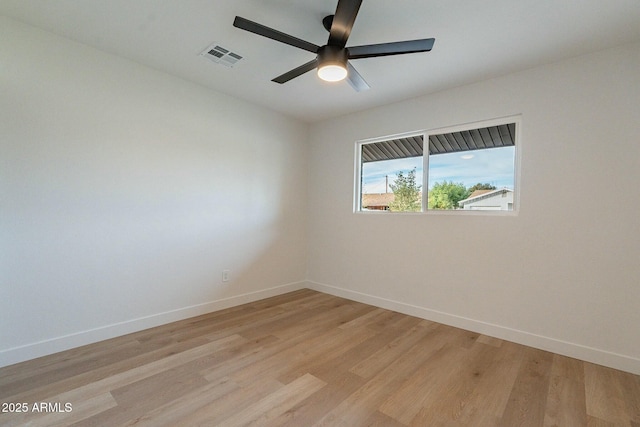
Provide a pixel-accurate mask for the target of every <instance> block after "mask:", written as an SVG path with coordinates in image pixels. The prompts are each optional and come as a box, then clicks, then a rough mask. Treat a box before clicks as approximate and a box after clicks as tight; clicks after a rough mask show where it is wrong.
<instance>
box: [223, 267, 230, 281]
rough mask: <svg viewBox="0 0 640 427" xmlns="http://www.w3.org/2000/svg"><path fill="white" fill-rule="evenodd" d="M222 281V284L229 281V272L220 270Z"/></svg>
mask: <svg viewBox="0 0 640 427" xmlns="http://www.w3.org/2000/svg"><path fill="white" fill-rule="evenodd" d="M222 281H223V282H228V281H229V270H222Z"/></svg>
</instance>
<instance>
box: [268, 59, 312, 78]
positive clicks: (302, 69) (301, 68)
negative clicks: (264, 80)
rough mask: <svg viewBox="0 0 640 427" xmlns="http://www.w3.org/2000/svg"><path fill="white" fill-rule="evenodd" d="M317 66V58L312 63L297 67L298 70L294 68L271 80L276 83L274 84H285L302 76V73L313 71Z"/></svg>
mask: <svg viewBox="0 0 640 427" xmlns="http://www.w3.org/2000/svg"><path fill="white" fill-rule="evenodd" d="M317 66H318V58H316V59H314V60H313V61H309V62H307V63H306V64H303V65H301V66H299V67H298V68H294V69H293V70H291V71H287V72H286V73H284V74H282V75H281V76H278V77H276V78H275V79H273V80H271V81H272V82H276V83H280V84H282V83H286V82H288V81H289V80H291V79H295V78H296V77H298V76H301V75H303V74H304V73H306V72H308V71H311V70H313V69H314V68H316V67H317Z"/></svg>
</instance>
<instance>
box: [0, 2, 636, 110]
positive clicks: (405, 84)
mask: <svg viewBox="0 0 640 427" xmlns="http://www.w3.org/2000/svg"><path fill="white" fill-rule="evenodd" d="M336 4H337V0H208V1H205V0H179V1H178V0H176V1H169V0H108V1H106V0H55V1H42V0H2V1H0V14H2V15H5V16H8V17H10V18H14V19H17V20H19V21H22V22H25V23H27V24H31V25H34V26H36V27H40V28H43V29H45V30H49V31H51V32H54V33H56V34H59V35H62V36H64V37H68V38H70V39H72V40H76V41H78V42H81V43H84V44H87V45H91V46H94V47H96V48H98V49H101V50H103V51H106V52H109V53H113V54H116V55H119V56H122V57H125V58H128V59H130V60H133V61H135V62H138V63H141V64H144V65H147V66H149V67H152V68H155V69H157V70H161V71H164V72H167V73H170V74H172V75H175V76H178V77H181V78H183V79H185V80H189V81H192V82H195V83H197V84H200V85H202V86H206V87H209V88H211V89H214V90H216V91H219V92H223V93H226V94H229V95H232V96H235V97H237V98H241V99H244V100H247V101H250V102H252V103H254V104H258V105H263V106H266V107H269V108H271V109H274V110H277V111H280V112H282V113H285V114H287V115H289V116H292V117H295V118H298V119H300V120H303V121H305V122H316V121H319V120H323V119H327V118H332V117H336V116H339V115H342V114H347V113H351V112H356V111H360V110H365V109H368V108H372V107H376V106H380V105H384V104H389V103H393V102H397V101H400V100H403V99H407V98H412V97H415V96H419V95H424V94H428V93H433V92H437V91H441V90H443V89H447V88H451V87H455V86H460V85H464V84H469V83H473V82H477V81H481V80H486V79H489V78H493V77H497V76H500V75H504V74H508V73H512V72H516V71H519V70H524V69H527V68H531V67H535V66H538V65H540V64H545V63H550V62H555V61H558V60H561V59H564V58H569V57H573V56H577V55H581V54H585V53H588V52H593V51H597V50H601V49H606V48H609V47H612V46H616V45H621V44H625V43H630V42H634V41H638V40H640V24H639V23H640V1H639V0H607V1H603V0H580V1H578V0H517V1H514V0H483V1H477V0H476V1H473V0H397V1H388V0H364V1H363V4H362V6H361V8H360V12H359V14H358V17H357V19H356V22H355V25H354V27H353V31H352V32H351V37H350V38H349V42H348V43H347V46H353V45H363V44H374V43H384V42H390V41H401V40H411V39H418V38H429V37H434V38H435V39H436V42H435V46H434V48H433V50H432V51H431V52H429V53H417V54H410V55H401V56H388V57H381V58H369V59H358V60H353V61H352V64H353V65H354V66H355V67H356V68H357V70H358V71H359V72H360V74H361V75H362V76H363V77H364V79H365V80H366V81H367V82H368V83H369V85H370V86H371V89H370V90H368V91H365V92H359V93H358V92H355V91H354V90H353V89H352V88H351V86H349V84H348V83H347V82H344V81H343V82H340V83H333V84H331V83H326V82H323V81H321V80H320V79H319V78H318V77H317V76H316V74H315V72H309V73H307V74H304V75H303V76H301V77H298V78H296V79H294V80H292V81H290V82H288V83H285V84H283V85H280V84H277V83H273V82H271V79H272V78H274V77H276V76H278V75H280V74H282V73H284V72H286V71H288V70H290V69H292V68H295V67H297V66H299V65H302V64H304V63H305V62H307V61H310V60H311V59H313V54H312V53H309V52H306V51H303V50H300V49H296V48H294V47H291V46H288V45H284V44H282V43H278V42H276V41H273V40H269V39H266V38H263V37H260V36H257V35H255V34H251V33H248V32H246V31H242V30H240V29H237V28H235V27H233V25H232V23H233V20H234V17H235V16H236V15H239V16H242V17H244V18H247V19H250V20H252V21H257V22H259V23H261V24H263V25H266V26H268V27H271V28H275V29H277V30H280V31H282V32H285V33H287V34H290V35H293V36H296V37H298V38H301V39H304V40H307V41H310V42H312V43H315V44H318V45H323V44H325V43H326V40H327V37H328V33H327V32H326V31H325V30H324V28H323V27H322V22H321V21H322V18H323V17H324V16H326V15H329V14H332V13H333V12H334V11H335V7H336ZM213 42H217V43H218V44H220V45H221V46H223V47H226V48H228V49H230V50H232V51H234V52H236V53H238V54H240V55H242V56H243V57H244V59H243V60H242V61H241V62H239V63H238V64H236V65H235V66H234V67H233V68H229V67H226V66H223V65H220V64H215V63H213V62H211V61H209V60H207V59H205V58H203V57H201V56H199V54H200V53H201V52H202V51H203V50H204V49H205V48H207V47H208V46H209V45H211V44H212V43H213Z"/></svg>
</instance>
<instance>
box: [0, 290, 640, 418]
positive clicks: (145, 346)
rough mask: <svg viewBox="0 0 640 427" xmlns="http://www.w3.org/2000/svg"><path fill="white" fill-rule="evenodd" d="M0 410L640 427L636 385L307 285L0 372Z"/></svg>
mask: <svg viewBox="0 0 640 427" xmlns="http://www.w3.org/2000/svg"><path fill="white" fill-rule="evenodd" d="M0 402H2V404H3V406H4V408H3V409H9V408H8V403H9V402H10V403H13V404H16V403H26V404H27V407H28V411H27V412H26V413H15V412H14V413H0V425H2V426H13V425H23V424H27V425H32V426H53V425H64V426H68V425H82V426H84V425H87V426H101V427H103V426H115V425H118V426H120V425H136V426H147V425H148V426H162V425H166V426H192V425H204V426H244V425H256V426H295V427H301V426H347V427H354V426H384V427H394V426H421V427H422V426H490V427H493V426H509V427H512V426H569V427H574V426H630V427H639V426H640V377H639V376H635V375H631V374H628V373H624V372H620V371H616V370H614V369H609V368H604V367H601V366H597V365H593V364H591V363H586V362H581V361H578V360H575V359H570V358H567V357H563V356H559V355H555V354H552V353H548V352H545V351H541V350H536V349H533V348H529V347H525V346H521V345H517V344H513V343H510V342H506V341H501V340H498V339H494V338H490V337H487V336H483V335H478V334H476V333H472V332H468V331H464V330H460V329H456V328H452V327H449V326H444V325H440V324H436V323H433V322H429V321H426V320H421V319H418V318H415V317H410V316H406V315H403V314H399V313H395V312H392V311H388V310H383V309H380V308H375V307H372V306H368V305H365V304H361V303H357V302H353V301H348V300H345V299H341V298H336V297H333V296H329V295H325V294H321V293H317V292H314V291H310V290H302V291H297V292H293V293H289V294H286V295H281V296H278V297H274V298H270V299H266V300H263V301H259V302H255V303H252V304H247V305H243V306H239V307H234V308H231V309H228V310H223V311H219V312H216V313H212V314H208V315H205V316H200V317H196V318H193V319H188V320H184V321H181V322H176V323H172V324H169V325H165V326H161V327H158V328H154V329H149V330H146V331H142V332H138V333H135V334H131V335H127V336H123V337H119V338H115V339H112V340H108V341H104V342H100V343H97V344H92V345H89V346H85V347H81V348H77V349H73V350H70V351H66V352H62V353H58V354H55V355H51V356H47V357H43V358H40V359H36V360H32V361H28V362H25V363H21V364H17V365H13V366H9V367H6V368H3V369H0ZM41 402H44V403H45V404H50V405H49V407H48V409H50V410H51V409H53V410H54V411H56V412H44V413H38V412H33V405H34V404H36V405H37V407H38V408H39V407H40V406H39V405H40V403H41ZM56 403H58V406H57V407H56V406H55V404H56ZM67 403H69V404H71V411H70V412H64V411H65V410H66V409H69V408H68V407H67V408H65V406H64V405H65V404H67ZM13 409H14V410H15V405H14V408H13Z"/></svg>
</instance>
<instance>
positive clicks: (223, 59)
mask: <svg viewBox="0 0 640 427" xmlns="http://www.w3.org/2000/svg"><path fill="white" fill-rule="evenodd" d="M200 56H203V57H205V58H207V59H209V60H211V61H213V62H215V63H216V64H222V65H225V66H227V67H233V66H234V65H236V64H237V63H238V62H239V61H241V60H242V55H238V54H237V53H235V52H231V51H230V50H229V49H227V48H224V47H222V46H220V45H219V44H217V43H214V44H212V45H211V46H209V47H208V48H206V49H205V50H204V51H202V53H200Z"/></svg>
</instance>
